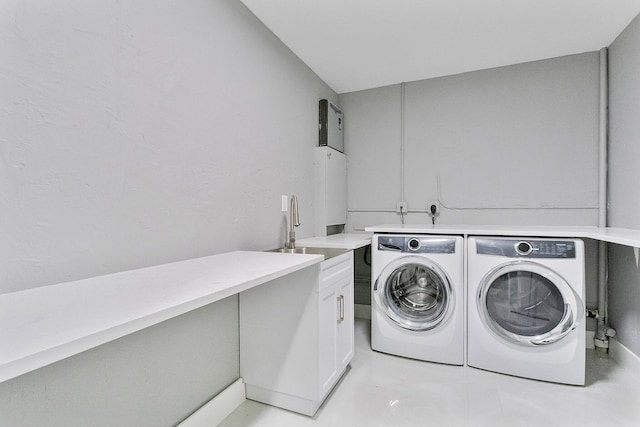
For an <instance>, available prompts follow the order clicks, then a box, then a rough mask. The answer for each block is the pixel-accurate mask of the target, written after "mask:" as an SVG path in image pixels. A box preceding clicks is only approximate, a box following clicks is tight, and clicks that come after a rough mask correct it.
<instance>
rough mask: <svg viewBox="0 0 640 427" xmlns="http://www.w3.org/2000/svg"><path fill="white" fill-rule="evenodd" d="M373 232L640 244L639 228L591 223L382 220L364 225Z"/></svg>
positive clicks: (627, 244) (634, 245) (626, 244)
mask: <svg viewBox="0 0 640 427" xmlns="http://www.w3.org/2000/svg"><path fill="white" fill-rule="evenodd" d="M365 231H368V232H373V233H416V234H453V235H462V236H473V235H479V236H523V237H578V238H585V239H594V240H600V241H603V242H609V243H616V244H619V245H625V246H633V247H636V248H637V247H640V231H639V230H631V229H626V228H612V227H590V226H503V225H430V224H380V225H375V226H372V227H367V228H365Z"/></svg>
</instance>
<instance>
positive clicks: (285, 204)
mask: <svg viewBox="0 0 640 427" xmlns="http://www.w3.org/2000/svg"><path fill="white" fill-rule="evenodd" d="M288 211H289V196H282V212H288Z"/></svg>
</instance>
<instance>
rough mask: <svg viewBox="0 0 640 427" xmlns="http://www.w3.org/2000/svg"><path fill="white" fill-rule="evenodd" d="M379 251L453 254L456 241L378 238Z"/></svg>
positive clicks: (448, 239)
mask: <svg viewBox="0 0 640 427" xmlns="http://www.w3.org/2000/svg"><path fill="white" fill-rule="evenodd" d="M378 250H379V251H395V252H409V253H416V254H454V253H456V239H452V238H450V237H437V236H391V235H380V236H378Z"/></svg>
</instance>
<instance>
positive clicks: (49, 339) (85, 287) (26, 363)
mask: <svg viewBox="0 0 640 427" xmlns="http://www.w3.org/2000/svg"><path fill="white" fill-rule="evenodd" d="M323 259H324V257H323V256H322V255H300V254H296V255H283V254H279V253H268V252H230V253H225V254H220V255H214V256H210V257H204V258H197V259H192V260H187V261H181V262H175V263H171V264H163V265H159V266H154V267H148V268H142V269H138V270H131V271H126V272H121V273H115V274H110V275H106V276H100V277H93V278H90V279H85V280H78V281H74V282H68V283H61V284H57V285H51V286H43V287H39V288H34V289H28V290H24V291H19V292H11V293H5V294H0V382H3V381H6V380H8V379H11V378H14V377H17V376H19V375H22V374H24V373H27V372H29V371H32V370H35V369H38V368H40V367H43V366H46V365H48V364H50V363H53V362H56V361H58V360H61V359H64V358H66V357H69V356H71V355H74V354H77V353H80V352H82V351H85V350H88V349H90V348H93V347H96V346H98V345H101V344H104V343H106V342H109V341H112V340H115V339H117V338H120V337H123V336H125V335H127V334H130V333H132V332H136V331H139V330H141V329H144V328H146V327H149V326H151V325H154V324H157V323H160V322H162V321H165V320H167V319H170V318H172V317H175V316H179V315H181V314H184V313H187V312H189V311H191V310H195V309H197V308H200V307H203V306H205V305H207V304H211V303H212V302H215V301H218V300H221V299H223V298H226V297H228V296H231V295H234V294H237V293H239V292H242V291H244V290H247V289H249V288H252V287H254V286H257V285H260V284H263V283H265V282H268V281H270V280H273V279H277V278H279V277H282V276H284V275H287V274H289V273H292V272H294V271H297V270H300V269H302V268H305V267H308V266H311V265H313V264H316V263H319V262H322V260H323Z"/></svg>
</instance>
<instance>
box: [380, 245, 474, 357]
mask: <svg viewBox="0 0 640 427" xmlns="http://www.w3.org/2000/svg"><path fill="white" fill-rule="evenodd" d="M463 259H464V250H463V239H462V237H460V236H434V235H410V236H407V235H394V234H374V236H373V238H372V270H371V271H372V280H371V283H372V299H371V347H372V349H373V350H376V351H380V352H384V353H389V354H394V355H398V356H404V357H409V358H413V359H419V360H425V361H431V362H439V363H448V364H453V365H462V364H464V299H463V298H464V294H463V292H464V281H463V268H464V264H463Z"/></svg>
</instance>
